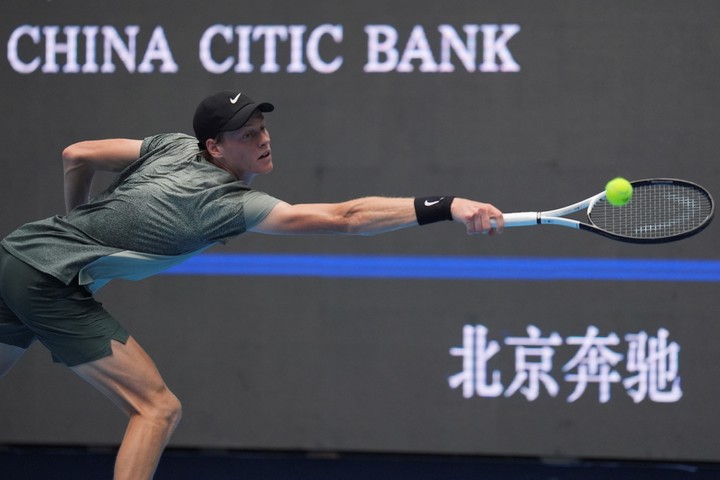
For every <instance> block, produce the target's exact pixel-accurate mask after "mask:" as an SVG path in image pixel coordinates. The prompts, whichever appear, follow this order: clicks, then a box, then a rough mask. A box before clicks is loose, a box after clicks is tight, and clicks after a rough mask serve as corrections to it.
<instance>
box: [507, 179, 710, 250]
mask: <svg viewBox="0 0 720 480" xmlns="http://www.w3.org/2000/svg"><path fill="white" fill-rule="evenodd" d="M630 183H631V185H632V187H633V195H632V199H631V200H630V201H629V202H628V203H627V204H625V205H623V206H620V207H616V206H614V205H611V204H610V202H608V201H607V199H606V198H605V192H604V191H603V192H601V193H598V194H597V195H595V196H592V197H590V198H587V199H585V200H583V201H582V202H578V203H575V204H573V205H568V206H567V207H564V208H558V209H556V210H550V211H547V212H517V213H506V214H504V215H503V218H504V219H505V227H527V226H531V225H558V226H561V227H569V228H575V229H579V230H584V231H586V232H592V233H597V234H599V235H603V236H605V237H608V238H611V239H613V240H619V241H621V242H631V243H665V242H674V241H676V240H680V239H682V238H687V237H690V236H692V235H695V234H696V233H699V232H701V231H702V230H703V229H704V228H705V227H707V226H708V224H710V221H711V220H712V218H713V213H714V210H715V206H714V202H713V199H712V196H710V193H709V192H708V191H707V190H705V189H704V188H703V187H701V186H700V185H696V184H694V183H691V182H687V181H684V180H675V179H669V178H651V179H646V180H637V181H634V182H630ZM583 209H587V210H586V213H587V219H588V221H589V223H585V222H581V221H577V220H572V219H569V218H564V217H565V216H566V215H570V214H572V213H574V212H578V211H580V210H583Z"/></svg>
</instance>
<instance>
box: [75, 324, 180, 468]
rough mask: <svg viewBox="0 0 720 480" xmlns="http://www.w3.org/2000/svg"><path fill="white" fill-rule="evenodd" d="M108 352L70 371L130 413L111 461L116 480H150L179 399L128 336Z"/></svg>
mask: <svg viewBox="0 0 720 480" xmlns="http://www.w3.org/2000/svg"><path fill="white" fill-rule="evenodd" d="M112 350H113V354H112V355H111V356H109V357H105V358H101V359H100V360H96V361H94V362H89V363H85V364H82V365H78V366H76V367H72V370H73V371H74V372H76V373H77V374H78V375H80V377H82V378H83V379H85V380H86V381H87V382H89V383H90V384H91V385H93V386H94V387H95V388H97V389H98V390H99V391H101V392H102V393H104V394H105V395H106V396H107V397H109V398H110V399H111V400H112V401H113V402H114V403H115V404H116V405H118V406H119V407H120V408H121V409H122V410H123V411H124V412H125V413H126V414H127V415H128V416H129V417H130V421H129V423H128V427H127V430H126V432H125V437H124V438H123V441H122V444H121V445H120V450H119V451H118V456H117V459H116V462H115V480H125V479H132V480H142V479H150V478H152V477H153V474H154V473H155V469H156V468H157V464H158V461H159V460H160V456H161V454H162V452H163V449H164V448H165V446H166V445H167V442H168V440H170V436H171V435H172V433H173V431H174V430H175V427H176V426H177V424H178V422H179V421H180V416H181V407H180V402H179V401H178V399H177V398H176V397H175V395H173V393H172V392H171V391H170V390H169V389H168V387H167V386H166V385H165V382H164V381H163V379H162V377H161V376H160V373H159V372H158V370H157V368H156V367H155V364H154V363H153V361H152V360H151V359H150V357H149V356H148V355H147V353H145V351H144V350H143V349H142V348H141V347H140V345H139V344H138V343H137V342H136V341H135V340H134V339H133V338H132V337H131V338H129V339H128V342H127V344H125V345H123V344H122V343H120V342H116V341H113V342H112Z"/></svg>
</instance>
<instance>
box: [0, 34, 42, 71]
mask: <svg viewBox="0 0 720 480" xmlns="http://www.w3.org/2000/svg"><path fill="white" fill-rule="evenodd" d="M23 37H30V40H32V43H34V44H35V45H37V44H39V43H40V28H39V27H34V26H32V25H22V26H20V27H18V28H16V29H15V30H14V31H13V32H12V34H10V38H9V39H8V48H7V58H8V61H9V62H10V66H11V67H12V68H13V70H15V71H16V72H18V73H32V72H34V71H35V70H37V69H38V67H39V66H40V63H42V60H40V57H39V56H36V57H34V58H33V59H32V60H30V61H28V62H24V61H22V60H21V59H20V56H19V55H18V50H19V44H20V39H21V38H23Z"/></svg>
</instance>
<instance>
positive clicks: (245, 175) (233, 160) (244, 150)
mask: <svg viewBox="0 0 720 480" xmlns="http://www.w3.org/2000/svg"><path fill="white" fill-rule="evenodd" d="M217 147H218V149H219V151H220V153H221V155H222V157H223V159H224V162H223V163H224V164H225V165H226V166H227V167H228V169H229V170H231V171H232V172H233V173H234V174H235V175H236V176H237V177H238V178H240V179H244V180H247V181H249V180H251V179H252V178H253V177H254V176H255V175H264V174H266V173H270V172H271V171H272V169H273V162H272V151H271V150H270V133H269V132H268V129H267V124H266V123H265V117H263V114H262V113H260V112H257V113H255V114H254V115H253V116H252V117H250V120H248V121H247V122H246V123H245V125H243V126H242V128H240V129H238V130H233V131H230V132H224V133H223V136H222V140H221V141H220V143H218V144H217Z"/></svg>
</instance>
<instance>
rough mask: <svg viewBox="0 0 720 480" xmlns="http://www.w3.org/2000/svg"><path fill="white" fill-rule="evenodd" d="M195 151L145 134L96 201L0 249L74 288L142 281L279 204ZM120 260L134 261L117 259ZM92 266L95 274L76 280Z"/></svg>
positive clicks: (177, 139)
mask: <svg viewBox="0 0 720 480" xmlns="http://www.w3.org/2000/svg"><path fill="white" fill-rule="evenodd" d="M199 153H200V152H199V149H198V146H197V139H195V138H194V137H191V136H188V135H184V134H178V133H173V134H162V135H156V136H152V137H148V138H146V139H145V140H144V141H143V143H142V147H141V151H140V158H139V159H138V160H137V161H135V162H134V163H133V164H132V165H130V166H129V167H127V168H126V169H125V170H124V171H122V172H121V173H120V174H119V175H118V177H117V178H116V179H115V181H114V182H113V183H112V184H111V185H110V186H109V187H108V188H107V189H106V190H105V191H104V192H102V193H101V194H99V195H98V196H97V197H96V198H93V199H92V200H91V201H90V202H88V203H86V204H84V205H80V206H78V207H77V208H75V209H74V210H72V211H71V212H69V213H68V214H67V215H57V216H54V217H51V218H47V219H44V220H40V221H37V222H32V223H28V224H26V225H23V226H22V227H20V228H19V229H17V230H16V231H14V232H13V233H11V234H10V235H8V236H7V237H6V238H5V239H4V240H3V241H2V245H3V247H5V249H6V250H8V251H9V252H10V253H11V254H13V255H14V256H16V257H17V258H19V259H21V260H23V261H25V262H27V263H28V264H30V265H32V266H33V267H35V268H37V269H38V270H40V271H42V272H45V273H48V274H50V275H52V276H54V277H56V278H58V279H60V280H62V281H64V282H65V283H69V282H71V281H72V280H73V279H74V278H75V277H76V276H78V275H80V277H81V278H80V279H81V284H82V283H86V284H91V283H93V282H100V281H101V280H103V279H104V280H106V281H104V282H100V283H98V285H101V284H104V283H107V281H109V279H110V278H116V277H124V278H133V276H134V277H137V278H144V277H145V276H148V275H149V274H152V273H156V271H155V270H162V269H165V268H168V267H169V266H172V265H173V264H175V263H178V262H179V261H182V260H184V259H185V258H187V257H188V256H190V255H192V254H194V253H197V252H199V251H202V250H203V249H205V248H207V247H208V246H210V245H213V244H215V243H218V242H225V241H227V240H228V239H229V238H231V237H234V236H237V235H240V234H242V233H244V232H245V231H247V230H248V229H250V228H252V227H253V226H255V225H256V224H258V223H259V222H261V221H262V220H263V219H264V218H265V216H267V214H268V213H270V211H271V210H272V209H273V207H274V206H275V205H276V204H277V203H278V202H279V200H278V199H276V198H274V197H272V196H270V195H267V194H265V193H262V192H258V191H256V190H252V189H251V188H250V187H249V186H247V185H245V184H244V183H242V182H241V181H238V179H237V178H235V177H234V176H233V175H231V174H230V173H228V172H226V171H225V170H222V169H220V168H218V167H216V166H215V165H213V164H211V163H210V162H208V161H207V160H205V159H204V157H203V156H202V155H200V154H199ZM105 257H114V258H111V259H107V260H103V259H104V258H105ZM122 258H132V259H134V261H133V262H130V263H128V262H124V261H119V262H118V259H122ZM98 264H100V266H101V267H102V268H100V269H97V268H96V269H95V270H96V275H93V274H89V275H82V273H83V272H81V271H82V270H83V269H86V267H89V266H91V265H95V266H98ZM113 265H115V267H113ZM113 269H115V270H116V271H114V272H113ZM97 272H101V273H100V277H103V278H97ZM98 288H99V287H98ZM91 290H92V288H91Z"/></svg>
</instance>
